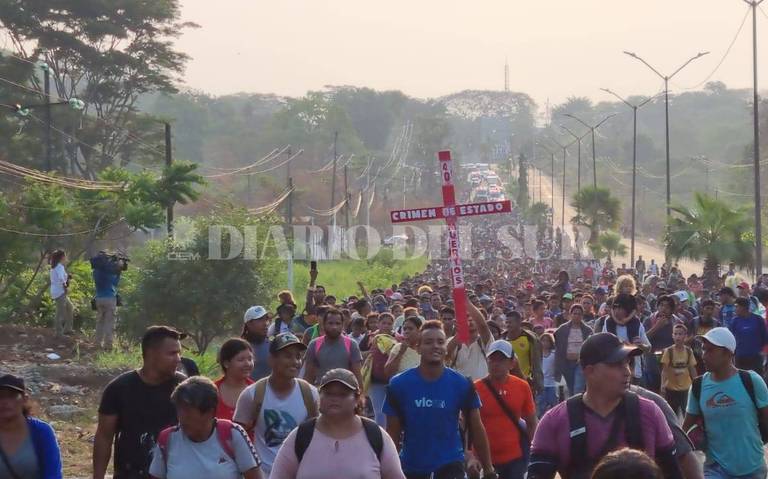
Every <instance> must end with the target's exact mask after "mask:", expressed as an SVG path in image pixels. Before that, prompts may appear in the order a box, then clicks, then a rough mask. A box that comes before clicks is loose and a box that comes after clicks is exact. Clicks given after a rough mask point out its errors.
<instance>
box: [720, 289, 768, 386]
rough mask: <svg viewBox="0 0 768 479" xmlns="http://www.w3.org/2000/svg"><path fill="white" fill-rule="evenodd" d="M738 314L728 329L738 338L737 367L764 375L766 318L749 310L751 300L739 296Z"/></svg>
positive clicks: (767, 337) (767, 333)
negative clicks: (763, 353)
mask: <svg viewBox="0 0 768 479" xmlns="http://www.w3.org/2000/svg"><path fill="white" fill-rule="evenodd" d="M734 305H735V306H736V314H735V315H734V317H733V319H732V320H731V325H730V326H729V327H728V329H729V330H730V331H731V333H733V335H734V337H735V338H736V367H737V368H739V369H751V370H752V371H755V372H756V373H757V374H759V375H761V376H762V375H763V355H762V352H763V347H764V346H765V345H766V343H768V331H766V327H765V320H764V319H763V318H761V317H760V316H758V315H756V314H753V313H751V312H750V311H749V300H748V299H747V298H737V299H736V301H735V303H734Z"/></svg>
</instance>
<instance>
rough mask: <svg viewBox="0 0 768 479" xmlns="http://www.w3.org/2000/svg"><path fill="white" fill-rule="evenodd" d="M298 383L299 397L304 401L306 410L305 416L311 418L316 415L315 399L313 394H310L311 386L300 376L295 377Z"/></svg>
mask: <svg viewBox="0 0 768 479" xmlns="http://www.w3.org/2000/svg"><path fill="white" fill-rule="evenodd" d="M296 381H297V382H298V383H299V390H300V391H301V399H302V400H303V401H304V407H305V408H306V410H307V417H310V418H313V417H317V415H318V412H319V411H318V408H317V401H315V396H314V395H312V386H310V384H309V383H308V382H306V381H305V380H303V379H301V378H296Z"/></svg>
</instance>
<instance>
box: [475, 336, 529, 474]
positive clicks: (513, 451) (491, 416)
mask: <svg viewBox="0 0 768 479" xmlns="http://www.w3.org/2000/svg"><path fill="white" fill-rule="evenodd" d="M486 357H487V358H488V376H486V377H485V378H483V379H479V380H477V381H475V389H477V394H478V395H479V396H480V401H481V402H482V406H481V407H480V418H481V419H482V421H483V425H484V426H485V432H486V434H487V435H488V442H489V444H490V447H491V461H492V462H493V467H494V468H495V469H496V473H497V474H498V475H499V479H522V478H523V477H525V471H526V469H527V468H528V448H529V447H528V446H529V445H530V438H532V437H533V433H534V432H535V431H536V424H537V418H536V406H535V404H534V402H533V394H532V393H531V387H530V386H529V385H528V382H527V381H525V380H523V379H520V378H518V377H517V376H513V375H511V374H509V371H510V370H511V369H512V368H513V367H514V364H515V350H514V349H513V348H512V344H511V343H510V342H509V341H506V340H504V339H498V340H496V341H494V342H492V343H491V344H490V345H489V346H488V352H487V353H486Z"/></svg>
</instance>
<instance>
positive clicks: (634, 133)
mask: <svg viewBox="0 0 768 479" xmlns="http://www.w3.org/2000/svg"><path fill="white" fill-rule="evenodd" d="M601 90H603V91H604V92H606V93H610V94H611V95H613V96H615V97H616V98H618V99H619V100H621V101H622V102H623V103H624V104H625V105H627V106H628V107H630V108H632V237H631V238H630V247H629V265H630V267H634V264H635V204H636V198H637V110H639V109H640V108H642V107H644V106H645V105H646V104H647V103H648V102H650V101H651V100H653V97H651V98H648V99H646V100H645V101H643V102H642V103H640V104H633V103H630V102H628V101H627V100H625V99H624V98H623V97H621V96H619V95H618V94H616V93H614V92H613V91H611V90H609V89H608V88H601Z"/></svg>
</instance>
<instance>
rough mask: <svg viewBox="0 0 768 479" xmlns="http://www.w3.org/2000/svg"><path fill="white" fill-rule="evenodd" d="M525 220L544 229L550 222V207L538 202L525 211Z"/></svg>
mask: <svg viewBox="0 0 768 479" xmlns="http://www.w3.org/2000/svg"><path fill="white" fill-rule="evenodd" d="M525 219H526V220H527V221H528V223H529V224H533V225H536V226H538V227H539V228H544V227H546V226H547V222H548V221H549V205H548V204H546V203H542V202H536V203H534V204H532V205H531V206H529V207H528V209H526V210H525Z"/></svg>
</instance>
